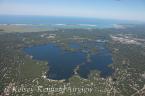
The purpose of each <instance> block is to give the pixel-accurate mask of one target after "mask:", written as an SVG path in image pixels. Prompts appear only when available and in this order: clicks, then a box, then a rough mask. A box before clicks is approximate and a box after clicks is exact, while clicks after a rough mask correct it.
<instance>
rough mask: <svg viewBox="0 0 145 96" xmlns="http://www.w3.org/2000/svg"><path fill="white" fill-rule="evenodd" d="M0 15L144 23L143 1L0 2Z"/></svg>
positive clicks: (55, 0) (60, 0)
mask: <svg viewBox="0 0 145 96" xmlns="http://www.w3.org/2000/svg"><path fill="white" fill-rule="evenodd" d="M0 15H42V16H43V15H44V16H77V17H94V18H106V19H107V18H109V19H127V20H140V21H145V0H0Z"/></svg>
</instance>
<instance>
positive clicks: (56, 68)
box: [24, 43, 113, 80]
mask: <svg viewBox="0 0 145 96" xmlns="http://www.w3.org/2000/svg"><path fill="white" fill-rule="evenodd" d="M69 47H71V48H79V47H80V46H79V45H78V44H77V45H75V44H71V45H70V46H69ZM96 47H97V48H99V49H100V50H99V52H98V53H97V54H93V55H91V57H90V59H91V62H87V60H86V55H87V54H86V53H83V52H81V51H75V52H69V51H65V50H64V49H63V48H61V47H60V46H57V45H56V44H53V43H50V44H47V45H39V46H33V47H28V48H24V52H26V53H27V54H29V55H31V56H33V59H35V60H42V61H48V72H47V78H49V79H53V80H62V79H69V78H70V77H71V76H73V75H74V70H75V69H76V67H77V66H79V69H78V74H79V75H80V76H81V77H82V78H88V75H89V74H90V71H91V70H99V71H100V72H101V74H100V75H101V76H102V77H106V76H109V75H111V74H112V72H113V70H112V69H111V68H110V67H108V65H109V64H111V63H112V56H111V53H110V52H109V50H108V49H107V48H106V47H105V45H104V44H97V43H96Z"/></svg>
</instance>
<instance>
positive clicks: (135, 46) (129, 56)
mask: <svg viewBox="0 0 145 96" xmlns="http://www.w3.org/2000/svg"><path fill="white" fill-rule="evenodd" d="M113 36H114V37H113ZM96 38H103V39H104V40H107V46H108V48H109V49H110V50H111V52H112V55H113V57H112V58H113V64H111V65H110V67H112V68H113V69H114V70H115V72H114V74H113V75H112V76H110V77H107V78H101V77H100V76H99V73H100V72H99V71H97V70H93V71H92V72H91V74H90V75H89V78H88V79H83V78H80V77H79V76H78V75H77V74H76V75H74V76H73V77H71V78H69V79H68V80H67V81H62V80H61V81H54V80H48V79H46V78H45V74H46V72H47V67H49V66H48V63H47V62H46V61H36V60H33V59H32V57H31V56H28V55H27V54H25V53H24V52H23V51H22V49H23V48H24V47H30V46H37V45H40V44H48V43H51V42H53V43H56V44H58V46H62V48H64V50H67V51H72V52H73V51H76V50H82V49H83V48H87V47H90V46H88V45H86V44H82V47H81V48H80V49H70V48H68V47H67V45H68V44H70V43H73V42H77V43H79V42H91V41H95V40H96ZM112 38H114V39H112ZM144 38H145V27H144V26H134V27H128V28H126V29H113V28H112V29H111V28H110V29H88V30H87V29H58V30H54V31H45V32H35V33H34V32H28V33H2V32H1V34H0V94H1V95H2V96H3V95H6V94H9V96H30V95H31V96H49V95H50V94H51V96H144V95H145V59H144V58H145V40H144ZM122 40H124V41H122ZM95 52H97V49H94V47H91V49H90V51H88V52H87V54H88V56H87V59H88V61H89V57H90V56H89V55H90V54H93V53H95ZM76 70H77V69H76ZM64 86H65V88H66V90H65V92H64V91H63V90H61V91H57V92H56V91H52V90H51V92H48V88H52V87H53V88H60V87H62V88H63V87H64ZM70 88H78V89H77V90H73V91H71V92H70V90H69V89H70ZM79 88H86V90H87V91H81V90H79ZM38 89H39V90H38ZM42 89H43V90H42ZM63 92H64V93H63ZM41 94H43V95H41ZM48 94H49V95H48Z"/></svg>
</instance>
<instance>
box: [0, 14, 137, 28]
mask: <svg viewBox="0 0 145 96" xmlns="http://www.w3.org/2000/svg"><path fill="white" fill-rule="evenodd" d="M138 23H140V22H135V21H127V20H111V19H96V18H81V17H55V16H0V24H46V25H49V24H56V25H64V24H67V25H76V24H79V25H80V26H96V27H98V28H104V27H112V25H113V24H138Z"/></svg>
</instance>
